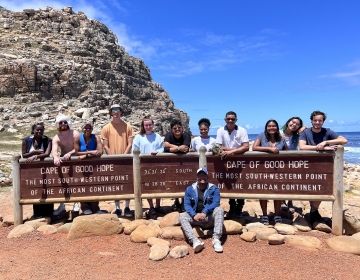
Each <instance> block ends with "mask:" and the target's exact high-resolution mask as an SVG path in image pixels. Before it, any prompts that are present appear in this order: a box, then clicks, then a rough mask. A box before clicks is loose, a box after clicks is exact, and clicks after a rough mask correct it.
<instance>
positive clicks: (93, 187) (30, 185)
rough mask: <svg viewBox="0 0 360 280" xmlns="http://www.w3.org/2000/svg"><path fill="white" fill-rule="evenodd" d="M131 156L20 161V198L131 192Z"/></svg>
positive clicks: (68, 196) (132, 190)
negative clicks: (62, 160)
mask: <svg viewBox="0 0 360 280" xmlns="http://www.w3.org/2000/svg"><path fill="white" fill-rule="evenodd" d="M132 163H133V161H132V158H131V157H129V158H96V159H84V160H70V161H65V162H64V163H62V164H61V166H55V165H54V164H53V162H52V161H36V162H35V161H34V162H31V163H24V162H22V163H20V197H21V199H47V198H70V197H85V196H92V197H93V196H108V195H121V194H133V193H134V189H133V165H132Z"/></svg>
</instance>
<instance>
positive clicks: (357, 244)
mask: <svg viewBox="0 0 360 280" xmlns="http://www.w3.org/2000/svg"><path fill="white" fill-rule="evenodd" d="M325 242H326V244H327V245H328V246H329V247H330V248H331V249H333V250H335V251H339V252H344V253H350V254H355V255H360V240H358V239H356V238H354V237H352V236H344V235H343V236H335V237H332V238H329V239H327V240H326V241H325Z"/></svg>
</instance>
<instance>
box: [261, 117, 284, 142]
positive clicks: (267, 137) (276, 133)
mask: <svg viewBox="0 0 360 280" xmlns="http://www.w3.org/2000/svg"><path fill="white" fill-rule="evenodd" d="M271 122H273V123H274V124H275V125H276V132H275V135H274V137H275V141H276V142H279V141H280V140H281V135H280V129H279V124H278V122H277V121H276V120H272V119H271V120H268V121H267V122H266V124H265V130H264V133H265V136H266V139H267V140H268V141H270V134H269V133H268V132H267V126H268V124H269V123H271Z"/></svg>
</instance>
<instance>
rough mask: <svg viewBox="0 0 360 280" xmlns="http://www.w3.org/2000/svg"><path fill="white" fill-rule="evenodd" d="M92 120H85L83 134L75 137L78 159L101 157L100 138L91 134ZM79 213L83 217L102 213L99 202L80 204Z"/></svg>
mask: <svg viewBox="0 0 360 280" xmlns="http://www.w3.org/2000/svg"><path fill="white" fill-rule="evenodd" d="M93 123H94V122H93V120H87V121H85V122H84V124H83V132H82V133H80V134H78V135H77V136H76V137H75V152H76V155H78V156H79V158H80V159H85V158H91V157H100V156H101V155H102V144H101V140H100V137H99V136H98V135H95V134H93V133H92V131H93ZM80 205H81V211H82V213H83V214H84V215H90V214H93V213H102V212H101V211H100V208H99V202H98V201H94V202H81V203H80Z"/></svg>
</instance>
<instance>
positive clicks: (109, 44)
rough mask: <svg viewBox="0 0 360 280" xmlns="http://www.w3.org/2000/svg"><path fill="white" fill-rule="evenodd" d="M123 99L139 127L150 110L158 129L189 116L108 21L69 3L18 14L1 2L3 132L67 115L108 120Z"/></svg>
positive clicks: (0, 105) (185, 120) (0, 107)
mask: <svg viewBox="0 0 360 280" xmlns="http://www.w3.org/2000/svg"><path fill="white" fill-rule="evenodd" d="M114 103H120V104H121V105H122V107H123V109H124V111H125V119H126V120H127V121H129V122H130V123H131V124H133V125H134V126H135V127H138V126H139V124H140V121H141V118H142V117H143V116H144V115H147V114H150V115H151V116H153V117H154V119H155V121H156V123H157V131H159V132H160V133H164V132H166V131H167V130H168V129H169V122H170V121H171V119H173V118H179V119H181V120H182V122H183V123H184V125H185V126H186V127H188V123H189V118H188V116H187V114H186V113H185V112H183V111H180V110H178V109H176V108H175V107H174V103H173V102H172V100H171V99H170V98H169V95H168V93H167V92H166V91H165V90H164V89H163V88H162V86H161V85H159V84H158V83H156V82H154V81H153V80H152V79H151V75H150V71H149V69H148V67H147V66H146V65H145V64H144V62H143V61H142V60H140V59H138V58H135V57H132V56H130V55H129V54H127V53H126V52H125V50H124V48H123V47H121V46H119V45H118V44H117V38H116V36H115V35H114V34H113V33H112V32H111V31H110V30H109V29H108V27H106V26H105V25H104V24H102V23H101V22H99V21H97V20H91V19H88V18H87V17H86V15H85V14H84V13H82V12H79V13H74V12H73V10H72V9H71V8H70V7H69V8H64V9H62V10H55V9H52V8H46V9H45V10H32V9H27V10H24V11H22V12H11V11H8V10H6V9H4V8H1V7H0V119H1V124H0V130H9V129H10V130H11V129H13V130H14V129H16V127H17V126H30V124H31V123H33V122H34V121H35V119H43V120H44V121H45V122H49V123H51V124H53V121H54V117H55V116H56V115H57V114H58V113H59V112H63V113H66V114H69V115H71V117H72V119H73V120H75V124H77V123H81V118H88V117H97V126H102V125H103V124H104V123H106V122H108V120H109V119H108V114H107V112H108V111H107V109H108V107H109V105H111V104H114Z"/></svg>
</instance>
